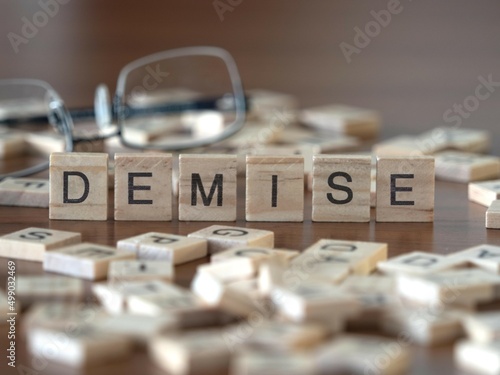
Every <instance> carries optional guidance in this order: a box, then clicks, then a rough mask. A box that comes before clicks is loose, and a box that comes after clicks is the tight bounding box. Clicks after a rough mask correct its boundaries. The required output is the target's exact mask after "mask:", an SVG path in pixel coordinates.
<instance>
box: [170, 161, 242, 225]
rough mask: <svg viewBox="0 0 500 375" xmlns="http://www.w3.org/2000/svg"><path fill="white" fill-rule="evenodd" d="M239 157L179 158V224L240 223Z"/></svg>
mask: <svg viewBox="0 0 500 375" xmlns="http://www.w3.org/2000/svg"><path fill="white" fill-rule="evenodd" d="M236 164H237V159H236V155H188V154H184V155H180V156H179V220H182V221H235V220H236Z"/></svg>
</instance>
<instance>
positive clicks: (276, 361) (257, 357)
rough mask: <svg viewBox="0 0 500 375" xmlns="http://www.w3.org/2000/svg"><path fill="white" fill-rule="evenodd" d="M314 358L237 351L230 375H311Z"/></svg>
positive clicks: (301, 354)
mask: <svg viewBox="0 0 500 375" xmlns="http://www.w3.org/2000/svg"><path fill="white" fill-rule="evenodd" d="M316 373H317V372H316V367H315V362H314V358H313V357H311V356H308V355H307V354H304V353H273V352H269V351H249V350H248V349H247V350H244V351H239V352H238V353H237V354H236V355H235V357H234V359H233V360H232V362H231V375H261V374H272V375H313V374H316Z"/></svg>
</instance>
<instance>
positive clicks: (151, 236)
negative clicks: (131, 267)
mask: <svg viewBox="0 0 500 375" xmlns="http://www.w3.org/2000/svg"><path fill="white" fill-rule="evenodd" d="M116 246H117V248H118V249H120V250H126V251H132V252H134V253H135V254H136V256H137V259H140V260H157V261H169V262H172V263H173V264H174V265H178V264H183V263H186V262H190V261H192V260H195V259H200V258H203V257H205V256H206V255H207V254H208V250H207V249H208V242H207V240H206V239H203V238H191V237H187V236H179V235H177V234H169V233H158V232H149V233H145V234H141V235H139V236H134V237H130V238H125V239H123V240H119V241H118V242H117V244H116Z"/></svg>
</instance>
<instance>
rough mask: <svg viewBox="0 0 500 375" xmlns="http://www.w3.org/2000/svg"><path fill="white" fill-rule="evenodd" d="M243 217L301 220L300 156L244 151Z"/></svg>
mask: <svg viewBox="0 0 500 375" xmlns="http://www.w3.org/2000/svg"><path fill="white" fill-rule="evenodd" d="M246 162H247V174H246V194H247V196H246V220H247V221H294V222H300V221H303V220H304V157H303V156H252V155H248V156H247V159H246Z"/></svg>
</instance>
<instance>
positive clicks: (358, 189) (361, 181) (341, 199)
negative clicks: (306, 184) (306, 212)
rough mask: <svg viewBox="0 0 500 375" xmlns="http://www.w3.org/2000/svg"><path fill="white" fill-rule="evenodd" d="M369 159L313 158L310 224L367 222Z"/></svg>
mask: <svg viewBox="0 0 500 375" xmlns="http://www.w3.org/2000/svg"><path fill="white" fill-rule="evenodd" d="M370 173H371V157H370V156H357V155H351V156H346V155H315V156H314V157H313V189H312V190H313V193H312V220H313V221H325V222H368V221H370V183H371V177H370Z"/></svg>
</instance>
